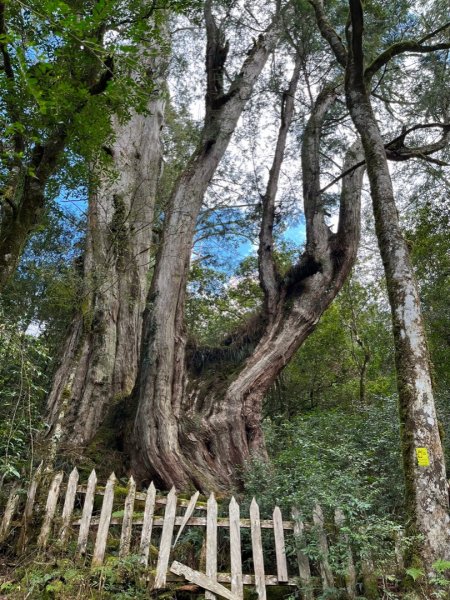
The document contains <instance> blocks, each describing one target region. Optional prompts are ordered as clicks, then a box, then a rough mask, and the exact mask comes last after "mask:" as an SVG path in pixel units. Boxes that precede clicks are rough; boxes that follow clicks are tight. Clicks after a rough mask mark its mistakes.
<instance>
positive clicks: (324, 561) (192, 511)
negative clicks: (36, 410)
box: [0, 464, 401, 600]
mask: <svg viewBox="0 0 450 600" xmlns="http://www.w3.org/2000/svg"><path fill="white" fill-rule="evenodd" d="M42 476H43V471H42V464H41V465H40V466H39V467H38V469H37V470H36V472H35V473H34V475H33V477H32V479H31V483H30V486H29V489H28V493H27V496H26V500H25V504H24V507H23V510H22V511H21V509H20V495H19V494H18V493H17V488H13V489H11V492H10V494H9V497H8V499H7V501H6V504H5V508H4V511H3V517H2V519H1V522H0V543H6V544H10V543H11V538H12V537H13V536H12V535H11V529H12V527H13V526H14V529H15V530H17V529H20V535H19V536H18V537H19V540H18V543H17V545H16V549H17V552H18V554H20V553H22V552H23V550H24V549H25V548H26V546H27V545H29V543H32V539H33V532H32V528H31V523H32V521H33V523H36V524H37V523H38V522H39V519H40V518H41V521H42V522H41V525H40V532H39V536H38V538H37V542H36V543H37V546H38V549H39V550H41V551H44V550H45V551H47V552H51V550H52V544H55V545H56V548H58V549H59V551H61V549H62V547H64V549H65V550H66V549H67V548H68V547H69V546H68V545H67V542H68V541H70V540H71V538H72V537H75V535H74V534H75V531H76V529H77V528H78V537H77V540H76V553H77V555H79V556H86V557H87V558H89V556H91V555H92V559H91V564H92V566H97V567H98V566H101V565H102V564H103V562H104V560H105V556H106V555H107V553H108V552H111V551H112V548H111V546H110V547H108V545H109V540H110V538H111V537H113V538H115V539H116V540H117V538H118V535H119V534H120V541H119V543H118V555H119V557H122V558H123V557H126V556H128V555H129V554H130V553H131V552H133V553H137V554H139V555H140V560H141V562H142V564H143V565H144V566H145V567H147V566H148V565H149V558H150V549H151V548H152V544H153V546H154V547H155V554H156V550H157V555H158V558H157V564H156V573H155V579H154V584H153V587H154V589H163V588H165V587H166V586H167V581H168V580H173V576H174V575H177V576H178V577H180V576H181V577H184V578H185V579H188V581H190V582H191V583H193V584H195V585H198V586H200V587H203V588H204V590H205V597H206V600H216V599H217V598H218V597H225V598H228V600H243V598H244V585H252V586H254V587H255V590H256V593H257V595H258V600H266V598H267V591H266V586H268V585H269V586H271V585H295V584H296V582H297V581H300V588H301V592H300V594H301V598H302V599H303V600H313V599H314V594H315V591H317V592H318V593H320V588H322V589H323V590H326V589H327V588H331V587H333V585H334V576H333V572H332V569H331V566H330V563H329V559H328V553H329V548H328V538H327V533H326V530H325V524H324V515H323V511H322V508H321V507H320V506H319V505H317V506H316V507H315V508H314V511H313V515H312V521H313V524H312V526H311V525H309V524H305V523H304V522H303V520H302V519H301V518H300V515H299V512H298V510H296V509H295V508H294V509H292V521H283V516H282V513H281V510H280V508H279V507H278V506H276V507H275V509H274V511H273V515H272V519H261V518H260V509H259V506H258V503H257V502H256V499H253V500H252V502H251V505H250V511H249V518H243V517H242V516H241V510H240V507H239V504H238V503H237V502H236V499H235V498H234V497H233V498H231V500H230V503H229V505H228V511H227V512H228V514H227V516H222V514H221V513H219V506H218V502H217V500H216V498H215V496H214V494H213V493H212V494H211V495H210V496H209V499H208V501H207V503H206V505H205V503H202V502H199V492H195V493H194V494H193V495H192V496H191V498H190V499H189V500H185V499H183V498H178V496H177V492H176V490H175V488H172V489H171V491H170V492H169V494H168V495H167V496H161V495H158V494H157V492H156V489H155V486H154V484H153V483H151V484H150V485H149V487H148V489H147V491H146V492H139V491H137V489H136V483H135V481H134V479H133V478H132V477H130V480H129V482H128V488H127V493H126V498H125V500H124V501H123V500H122V501H120V500H119V499H118V497H116V496H115V488H116V483H117V479H116V477H115V475H114V473H112V474H111V476H110V477H109V479H108V481H107V483H106V486H105V487H104V488H102V487H98V486H97V475H96V473H95V471H94V470H93V471H92V472H91V474H90V475H89V479H88V481H87V485H83V484H80V483H79V473H78V471H77V469H76V468H74V469H73V470H72V472H71V473H70V475H69V477H68V478H67V480H66V481H67V483H65V480H64V474H63V473H62V472H59V473H56V474H55V475H54V476H53V478H52V480H51V482H50V485H49V489H48V492H47V495H46V504H45V508H44V510H43V511H41V509H40V507H39V502H37V501H36V498H37V497H38V494H37V492H38V491H39V498H41V499H42V498H43V497H44V494H45V491H46V490H45V488H44V479H43V477H42ZM46 477H47V485H48V476H47V475H46ZM40 486H41V487H42V488H43V489H40ZM118 495H119V494H118V493H117V496H118ZM99 496H100V498H101V499H102V501H101V510H100V514H98V511H97V510H94V507H96V506H99V505H100V502H96V501H95V499H96V497H99ZM121 502H122V503H123V504H121ZM137 506H139V508H136V507H137ZM115 507H116V508H115ZM118 509H119V510H118ZM120 509H121V510H120ZM114 510H116V511H117V512H115V513H114V512H113V511H114ZM141 511H143V512H141ZM161 511H163V513H164V514H161ZM205 511H206V512H205ZM16 513H19V514H18V515H17V514H16ZM80 513H81V514H80ZM121 513H122V514H121ZM198 513H200V515H202V516H199V514H198ZM40 515H42V517H41V516H40ZM59 515H60V516H59ZM119 515H120V516H119ZM188 527H202V528H204V531H205V534H206V535H205V539H204V561H205V562H204V572H203V573H202V572H200V571H196V570H194V569H193V568H191V566H188V565H183V564H181V563H180V562H179V561H178V560H173V558H172V563H171V562H170V561H171V556H173V557H175V558H176V556H177V551H178V546H177V544H179V542H180V539H181V536H182V534H183V532H184V531H185V530H186V528H188ZM176 528H178V529H177V531H175V529H176ZM223 528H226V529H228V531H229V568H230V572H229V573H221V572H219V571H218V552H219V539H218V536H219V531H220V530H221V529H223ZM155 529H159V531H160V532H161V533H160V536H159V535H156V533H155ZM244 529H247V530H248V529H249V530H250V537H251V549H252V570H253V573H252V574H250V573H244V572H243V564H244V561H243V554H242V542H241V534H242V530H244ZM267 530H272V531H273V537H271V534H270V535H269V537H267V534H266V533H264V536H265V537H264V536H263V532H265V531H267ZM307 530H308V536H309V535H310V534H311V535H315V538H316V543H317V544H318V548H319V552H320V557H319V560H318V561H317V562H316V564H314V565H311V564H310V561H309V559H308V557H307V555H306V554H305V552H304V550H303V549H304V547H305V545H306V542H305V532H306V531H307ZM347 532H348V530H346V529H345V519H344V515H343V513H342V511H340V510H336V511H335V514H334V530H333V535H334V538H335V539H336V540H337V541H339V544H340V546H341V547H342V548H344V549H345V556H344V557H343V559H342V560H343V561H344V562H343V566H344V567H345V572H346V576H345V587H346V591H347V597H348V598H350V599H351V598H355V597H356V589H357V585H356V583H357V573H356V569H355V562H354V558H353V555H352V550H351V547H350V541H349V535H348V533H347ZM52 534H54V535H52ZM286 535H290V536H291V539H292V536H293V541H294V542H295V543H294V549H295V554H294V556H295V557H296V559H297V567H298V575H299V579H297V580H296V578H295V574H294V573H289V569H291V568H292V564H291V566H290V567H289V565H288V560H287V555H286V539H285V538H286ZM399 535H400V534H399ZM90 539H91V540H92V542H89V540H90ZM263 539H264V544H263ZM270 540H272V544H273V549H274V551H275V552H274V555H275V561H274V562H275V566H276V574H275V575H268V574H266V571H265V564H264V548H267V544H268V542H269V541H270ZM73 541H75V540H73ZM91 543H92V545H91ZM290 543H291V542H290ZM92 546H93V547H92ZM397 546H398V547H399V544H397ZM222 547H223V544H222V546H221V548H222ZM116 548H117V545H116ZM221 552H222V553H223V549H222V550H221ZM397 552H398V553H400V550H399V549H398V548H397ZM400 559H401V557H400V558H399V563H400ZM221 560H223V559H221ZM291 562H292V559H291ZM366 563H367V560H366ZM366 563H365V564H364V573H362V576H363V577H366V576H367V575H366V571H367V570H368V567H367V564H366ZM246 564H247V563H246ZM169 565H170V566H169ZM370 570H371V571H372V572H373V565H370ZM318 573H319V574H320V578H319V577H318V575H317V574H318ZM318 582H321V584H320V583H319V584H318ZM223 584H226V585H227V584H228V585H229V586H230V588H231V589H227V588H225V587H224V586H223Z"/></svg>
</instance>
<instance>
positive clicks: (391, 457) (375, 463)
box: [245, 397, 403, 559]
mask: <svg viewBox="0 0 450 600" xmlns="http://www.w3.org/2000/svg"><path fill="white" fill-rule="evenodd" d="M265 433H266V439H267V444H268V450H269V454H270V456H271V460H270V462H269V463H266V462H263V461H260V460H253V461H252V462H251V463H250V464H249V465H248V469H247V471H246V473H245V487H246V495H247V496H248V497H251V496H256V497H257V498H258V501H259V502H260V504H261V508H262V512H263V513H265V514H267V515H269V514H270V511H271V510H273V507H274V506H275V505H276V504H278V505H279V506H281V507H283V509H284V512H285V514H289V513H290V510H291V507H293V506H295V507H297V508H298V510H299V511H300V513H301V515H302V517H303V518H304V520H305V521H308V522H311V520H312V519H311V514H312V511H313V508H314V506H315V504H316V503H320V505H321V506H322V508H323V509H324V512H325V514H326V516H327V520H328V521H331V520H332V518H333V514H334V511H335V509H336V508H340V509H341V510H342V511H343V512H344V514H345V517H346V526H347V533H348V535H349V537H350V541H351V543H352V545H353V546H354V547H355V548H356V549H357V550H358V554H359V556H364V555H366V554H369V553H370V554H371V555H372V556H373V557H374V558H376V557H378V558H380V559H381V558H386V557H387V556H388V555H392V551H393V538H394V532H395V531H396V530H397V529H399V528H400V526H401V525H402V512H403V474H402V466H401V454H400V447H399V432H398V415H397V405H396V398H395V397H387V398H384V399H382V400H379V401H378V402H376V403H373V404H371V405H364V406H361V405H359V406H357V407H355V408H351V407H346V408H335V409H332V410H326V411H325V410H324V411H320V410H316V411H313V412H310V413H309V414H306V415H299V416H297V417H295V418H293V419H291V420H290V421H288V420H285V419H280V420H275V419H271V420H267V421H266V423H265ZM308 552H310V553H311V555H312V556H313V557H314V554H315V550H314V540H313V538H311V540H310V544H309V549H308ZM386 552H387V553H388V554H386Z"/></svg>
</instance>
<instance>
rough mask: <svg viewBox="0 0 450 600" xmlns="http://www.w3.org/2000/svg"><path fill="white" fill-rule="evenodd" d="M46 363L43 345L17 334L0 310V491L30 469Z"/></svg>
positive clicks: (40, 425) (39, 424)
mask: <svg viewBox="0 0 450 600" xmlns="http://www.w3.org/2000/svg"><path fill="white" fill-rule="evenodd" d="M49 362H50V357H49V354H48V348H47V346H46V344H45V343H44V341H43V340H41V339H39V338H36V337H33V336H30V335H27V334H26V333H24V332H23V331H20V330H18V329H17V327H16V324H15V323H14V322H11V321H10V320H9V319H8V318H7V317H6V315H5V314H4V313H3V310H2V307H1V306H0V390H1V396H2V402H1V403H0V487H1V484H2V483H3V482H4V481H8V480H10V479H15V478H17V479H18V478H20V476H21V474H22V475H23V473H24V472H29V469H30V468H31V466H32V461H33V454H34V443H35V441H36V438H37V436H38V434H39V432H41V431H42V429H43V426H44V424H43V422H42V419H41V415H42V413H43V402H44V398H45V393H46V389H47V385H48V382H49V374H48V372H47V367H48V364H49Z"/></svg>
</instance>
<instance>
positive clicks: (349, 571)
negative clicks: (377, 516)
mask: <svg viewBox="0 0 450 600" xmlns="http://www.w3.org/2000/svg"><path fill="white" fill-rule="evenodd" d="M334 522H335V523H336V527H337V528H338V531H339V537H340V540H341V542H342V545H343V546H344V547H345V552H346V555H347V564H346V573H345V586H346V589H347V595H348V597H349V598H350V600H353V599H354V598H356V569H355V563H354V561H353V554H352V549H351V547H350V542H349V539H348V535H347V534H346V533H344V532H343V531H342V528H343V526H344V524H345V517H344V513H343V512H342V510H340V509H339V508H337V509H336V510H335V513H334Z"/></svg>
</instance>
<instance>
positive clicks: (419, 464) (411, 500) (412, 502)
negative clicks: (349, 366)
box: [311, 0, 450, 569]
mask: <svg viewBox="0 0 450 600" xmlns="http://www.w3.org/2000/svg"><path fill="white" fill-rule="evenodd" d="M311 4H312V6H313V8H314V11H315V14H316V18H317V23H318V26H319V28H320V31H321V34H322V36H323V37H324V38H325V40H327V42H328V43H329V45H330V47H331V48H332V50H333V52H334V55H335V57H336V60H337V62H338V63H339V65H341V67H342V68H343V69H344V71H345V92H346V103H347V107H348V110H349V112H350V115H351V118H352V120H353V123H354V125H355V127H356V129H357V130H358V133H359V135H360V137H361V141H362V144H363V147H364V156H365V160H366V164H367V172H368V177H369V182H370V189H371V195H372V201H373V210H374V215H375V225H376V233H377V237H378V243H379V248H380V253H381V257H382V259H383V264H384V269H385V275H386V283H387V289H388V294H389V302H390V305H391V311H392V323H393V333H394V341H395V359H396V368H397V382H398V392H399V406H400V420H401V433H402V448H403V462H404V470H405V478H406V499H407V508H408V515H407V517H408V524H409V527H410V531H411V532H414V533H419V534H421V535H422V536H423V545H422V548H421V552H420V554H421V558H422V560H423V561H424V564H425V566H426V567H427V568H428V569H431V565H432V563H433V562H434V561H435V560H437V559H444V558H447V559H448V557H449V553H450V519H449V514H448V511H449V500H448V489H447V481H446V472H445V464H444V455H443V450H442V444H441V439H440V435H439V428H438V422H437V417H436V410H435V405H434V398H433V387H432V380H431V371H430V361H429V355H428V350H427V343H426V338H425V332H424V323H423V318H422V313H421V307H420V299H419V293H418V288H417V282H416V280H415V276H414V271H413V268H412V265H411V260H410V252H409V248H408V245H407V242H406V240H405V238H404V236H403V234H402V230H401V227H400V223H399V216H398V212H397V208H396V202H395V197H394V190H393V184H392V180H391V176H390V171H389V167H388V159H392V160H407V159H410V158H418V159H421V160H427V159H428V160H430V158H429V157H430V155H431V154H433V153H434V152H437V151H438V150H441V149H443V148H444V147H445V146H446V144H447V142H448V138H449V133H450V123H449V112H448V108H449V107H448V105H447V106H445V103H444V106H443V108H442V113H441V120H440V121H437V122H432V123H426V122H425V123H423V122H420V121H418V122H415V123H408V124H405V126H404V128H403V131H402V132H401V134H400V135H399V136H398V137H396V138H395V139H394V140H393V141H391V142H390V143H388V144H386V142H385V140H384V139H383V136H382V133H381V130H380V124H379V122H378V120H377V118H376V116H375V112H374V109H373V101H372V99H371V90H373V89H376V88H377V87H379V83H380V80H381V79H382V77H383V74H380V73H383V71H384V73H385V72H386V69H387V67H388V65H389V63H390V62H391V61H392V60H394V59H395V58H396V57H398V56H402V55H404V54H405V53H416V54H429V53H432V52H438V51H439V50H446V49H448V48H450V42H449V41H448V32H449V29H450V23H448V22H443V24H441V25H440V26H439V25H437V26H436V27H435V28H434V29H433V30H431V31H425V32H423V33H422V35H421V36H420V38H419V39H410V40H401V41H399V42H397V43H394V44H393V45H391V46H390V47H389V48H387V49H386V50H384V51H383V52H381V53H380V54H378V56H376V57H374V58H373V59H372V61H367V59H366V56H365V52H364V49H363V42H364V9H363V5H362V3H361V1H360V0H350V1H349V8H350V17H349V21H348V23H347V25H346V28H345V32H346V43H344V41H343V40H342V39H341V38H340V37H339V35H338V34H337V32H336V30H335V29H334V28H333V26H332V24H331V22H330V21H329V20H328V18H327V15H326V13H325V10H324V4H323V2H322V1H321V0H311ZM376 78H378V85H374V83H373V80H374V79H376ZM420 117H421V119H423V116H422V115H420ZM427 128H435V129H437V130H438V131H440V132H441V135H440V138H439V139H438V140H433V141H431V142H428V143H425V144H421V145H420V146H416V147H411V146H409V145H408V143H407V136H408V135H410V134H411V133H413V132H414V131H417V130H420V129H427ZM431 160H433V159H431ZM437 162H438V164H439V161H437ZM418 449H421V450H419V454H418V453H417V451H418ZM423 449H425V451H426V452H427V454H428V458H427V457H425V460H424V461H422V460H419V457H420V452H421V451H422V452H423Z"/></svg>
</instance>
